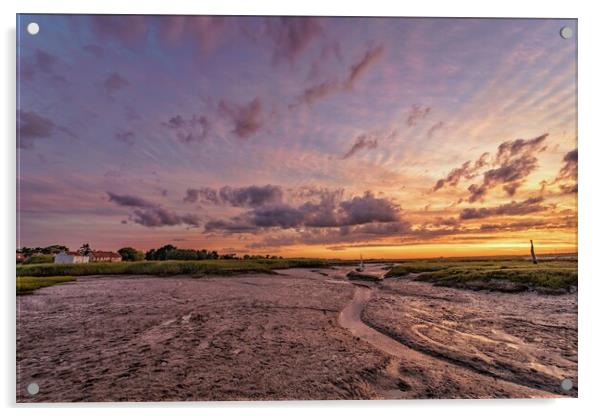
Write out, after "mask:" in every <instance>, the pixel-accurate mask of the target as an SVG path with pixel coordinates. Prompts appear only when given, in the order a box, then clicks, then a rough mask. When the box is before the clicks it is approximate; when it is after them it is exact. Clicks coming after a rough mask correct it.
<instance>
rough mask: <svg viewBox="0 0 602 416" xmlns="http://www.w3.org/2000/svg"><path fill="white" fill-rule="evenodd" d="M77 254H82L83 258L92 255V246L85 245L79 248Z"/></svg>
mask: <svg viewBox="0 0 602 416" xmlns="http://www.w3.org/2000/svg"><path fill="white" fill-rule="evenodd" d="M77 252H78V253H79V254H81V255H82V256H89V255H90V253H92V249H91V248H90V244H88V243H84V244H82V246H81V247H80V248H79V250H77Z"/></svg>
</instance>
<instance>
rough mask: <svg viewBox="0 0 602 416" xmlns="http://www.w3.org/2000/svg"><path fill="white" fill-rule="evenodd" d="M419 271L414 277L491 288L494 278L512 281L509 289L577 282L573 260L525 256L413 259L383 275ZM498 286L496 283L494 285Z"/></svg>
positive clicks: (567, 285)
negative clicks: (510, 258) (537, 260)
mask: <svg viewBox="0 0 602 416" xmlns="http://www.w3.org/2000/svg"><path fill="white" fill-rule="evenodd" d="M410 273H420V275H419V276H418V277H417V279H418V280H423V281H429V282H433V283H435V284H439V285H443V286H454V287H473V288H479V289H486V288H487V285H488V284H489V285H490V287H492V288H494V287H495V286H496V285H494V283H496V284H497V282H500V281H505V282H509V283H512V284H513V285H510V286H506V288H508V289H509V290H515V291H518V290H527V289H529V288H547V289H552V290H566V289H568V288H570V286H577V281H578V279H577V261H572V260H551V261H541V262H540V263H539V264H533V263H531V262H530V261H528V260H517V259H514V260H487V261H482V260H478V261H477V260H464V261H452V260H417V261H412V262H404V263H402V264H399V265H397V266H395V267H393V268H392V269H391V270H390V271H389V272H388V273H387V275H386V277H397V276H407V275H409V274H410ZM498 286H499V285H498Z"/></svg>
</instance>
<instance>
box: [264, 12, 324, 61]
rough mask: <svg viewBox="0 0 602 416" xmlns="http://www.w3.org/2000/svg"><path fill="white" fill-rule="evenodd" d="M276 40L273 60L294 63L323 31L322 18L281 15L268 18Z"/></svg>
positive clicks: (271, 31) (271, 32)
mask: <svg viewBox="0 0 602 416" xmlns="http://www.w3.org/2000/svg"><path fill="white" fill-rule="evenodd" d="M266 22H267V27H268V35H269V36H270V37H271V38H272V41H273V42H274V52H273V61H274V63H276V64H278V63H280V62H283V61H287V62H289V63H293V62H294V61H295V60H296V59H297V58H298V57H299V56H300V55H301V54H302V53H303V51H305V50H306V49H307V48H308V47H309V45H310V44H311V42H312V41H313V40H314V39H316V38H318V37H319V36H320V35H321V33H322V26H321V23H320V18H317V17H280V18H276V19H275V18H268V19H267V20H266Z"/></svg>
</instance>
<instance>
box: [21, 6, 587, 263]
mask: <svg viewBox="0 0 602 416" xmlns="http://www.w3.org/2000/svg"><path fill="white" fill-rule="evenodd" d="M32 21H35V22H37V23H39V25H40V33H39V34H38V35H36V36H31V35H29V34H27V32H26V26H27V24H28V23H29V22H32ZM563 26H569V27H571V28H572V29H573V32H574V33H575V36H574V37H573V38H572V39H563V38H561V37H560V36H559V31H560V28H561V27H563ZM17 34H18V36H17V37H18V40H17V43H18V44H17V52H18V97H17V108H18V113H17V121H18V124H17V130H18V131H17V140H18V141H17V146H18V158H19V164H18V166H19V172H18V177H17V186H18V204H19V205H18V213H19V216H18V219H19V223H18V236H17V244H18V246H45V245H50V244H64V245H67V246H69V247H70V248H72V249H77V248H78V247H79V246H80V245H81V244H82V243H85V242H88V243H90V245H91V246H92V247H93V248H96V249H104V250H116V249H118V248H120V247H123V246H134V247H136V248H139V249H143V250H146V249H149V248H151V247H159V246H161V245H164V244H174V245H176V246H178V247H182V248H197V249H201V248H207V249H211V250H217V251H219V252H229V253H232V252H234V253H238V254H239V255H242V254H246V253H258V254H265V253H270V254H277V255H282V256H285V257H286V256H320V257H339V258H357V257H359V255H360V254H362V255H363V257H364V258H368V257H386V258H404V257H432V256H460V255H475V256H478V255H497V254H525V255H528V253H529V240H530V239H532V240H534V242H535V244H536V249H537V250H538V251H539V252H540V253H545V252H550V253H554V252H574V251H576V249H577V193H576V192H577V150H576V149H577V95H576V93H577V83H576V53H577V39H576V38H577V36H576V34H577V27H576V21H574V20H551V19H540V20H528V19H522V20H511V19H429V18H404V19H398V18H277V17H207V16H201V17H194V16H161V17H158V16H154V17H151V16H86V15H67V16H66V15H20V16H19V17H18V28H17Z"/></svg>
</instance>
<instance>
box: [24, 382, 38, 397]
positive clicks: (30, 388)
mask: <svg viewBox="0 0 602 416" xmlns="http://www.w3.org/2000/svg"><path fill="white" fill-rule="evenodd" d="M39 391H40V386H38V383H29V384H28V385H27V393H29V394H30V395H32V396H35V395H36V394H38V393H39Z"/></svg>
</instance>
